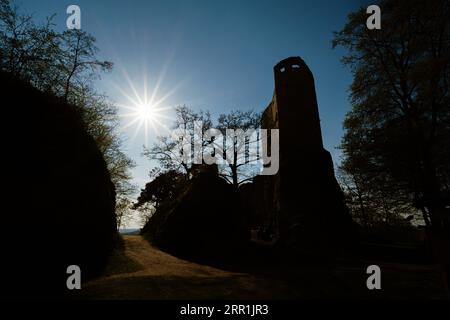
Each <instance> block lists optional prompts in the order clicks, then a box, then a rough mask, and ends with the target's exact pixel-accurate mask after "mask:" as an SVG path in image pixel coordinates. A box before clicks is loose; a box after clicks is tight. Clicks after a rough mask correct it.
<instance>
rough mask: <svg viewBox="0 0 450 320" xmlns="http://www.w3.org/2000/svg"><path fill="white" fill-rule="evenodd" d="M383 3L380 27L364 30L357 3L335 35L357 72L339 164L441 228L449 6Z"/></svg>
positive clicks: (439, 0) (449, 113)
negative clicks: (410, 206) (416, 208)
mask: <svg viewBox="0 0 450 320" xmlns="http://www.w3.org/2000/svg"><path fill="white" fill-rule="evenodd" d="M380 6H381V8H382V27H381V29H380V30H368V29H367V27H366V19H367V17H368V15H367V14H366V12H365V8H361V9H360V10H359V11H357V12H354V13H352V14H350V15H349V21H348V22H347V24H346V25H345V27H344V28H343V29H342V30H341V31H340V32H337V33H335V38H334V41H333V46H337V45H341V46H344V47H346V48H347V49H348V50H349V51H348V54H347V55H346V56H345V57H344V58H343V62H344V63H345V64H347V65H349V66H350V67H351V70H352V73H353V76H354V80H353V83H352V86H351V98H352V100H351V101H352V110H351V111H350V112H349V113H348V114H347V116H346V119H345V122H344V128H345V129H346V132H345V136H344V138H343V141H342V150H343V153H344V161H343V170H344V171H346V172H347V173H348V174H350V175H353V174H355V172H357V173H358V174H360V175H361V178H362V180H361V181H364V184H365V185H366V186H369V188H370V193H372V194H374V195H376V194H377V193H378V192H380V191H382V192H383V193H382V194H380V197H377V198H378V199H383V200H389V201H391V203H390V204H389V205H388V207H391V208H392V207H398V206H403V205H404V204H405V203H404V202H405V200H406V199H407V198H409V203H411V204H414V205H415V206H416V207H418V208H420V209H421V211H422V214H423V218H424V220H425V222H426V223H427V224H428V225H433V226H434V227H436V228H441V227H442V223H444V222H445V219H444V220H442V219H441V218H438V215H437V214H436V213H437V212H438V211H440V208H442V207H443V206H445V201H444V199H445V196H444V194H448V193H449V192H450V191H449V188H448V186H449V177H450V148H449V146H450V99H449V70H450V68H449V67H450V50H449V49H450V38H449V37H450V29H449V28H450V23H449V22H450V9H449V6H450V4H449V2H448V1H446V0H432V1H426V2H425V1H418V0H414V1H405V0H400V1H399V0H396V1H390V0H388V1H381V2H380ZM357 180H359V179H357ZM390 195H391V196H390ZM382 207H383V204H382V203H380V208H382Z"/></svg>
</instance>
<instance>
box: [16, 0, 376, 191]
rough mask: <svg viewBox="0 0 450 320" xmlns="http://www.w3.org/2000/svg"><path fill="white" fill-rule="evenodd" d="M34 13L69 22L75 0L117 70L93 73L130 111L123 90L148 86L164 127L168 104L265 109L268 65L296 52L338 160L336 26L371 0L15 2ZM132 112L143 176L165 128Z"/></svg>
mask: <svg viewBox="0 0 450 320" xmlns="http://www.w3.org/2000/svg"><path fill="white" fill-rule="evenodd" d="M15 3H17V4H19V5H20V6H21V8H22V9H24V10H25V11H26V12H27V13H32V14H33V15H34V17H35V20H36V21H37V22H42V21H43V20H44V19H45V17H47V16H50V15H52V14H54V13H56V16H55V18H54V22H55V23H56V29H58V30H64V28H66V19H67V17H68V15H67V14H66V8H67V7H68V6H69V5H71V4H76V5H78V6H79V7H80V9H81V28H82V29H83V30H84V31H87V32H89V33H91V34H92V35H93V36H94V37H95V38H96V39H97V47H98V48H99V55H98V57H99V58H100V59H103V60H108V61H112V62H113V63H114V69H113V70H112V71H111V72H109V73H108V74H103V75H102V77H101V80H98V81H96V82H95V86H96V89H97V90H98V91H99V92H102V93H105V94H106V95H107V96H108V97H109V98H110V99H111V101H113V102H114V103H116V104H117V105H118V106H119V113H120V114H126V113H129V112H128V111H127V109H126V108H125V107H124V106H129V105H130V104H131V101H130V99H129V98H128V97H131V98H133V99H134V100H136V98H135V95H138V96H140V97H141V98H142V97H143V96H144V95H145V91H146V90H147V93H148V95H149V96H152V95H153V93H154V101H158V100H161V102H160V105H159V106H160V107H164V108H167V109H166V110H164V111H162V112H161V114H162V115H163V116H164V117H161V118H160V121H161V122H162V123H163V124H165V125H167V126H170V124H171V120H170V119H169V118H166V117H170V116H171V115H173V112H172V110H173V107H175V106H177V105H186V106H188V107H190V108H192V109H194V110H200V109H204V110H209V111H211V113H212V114H213V116H217V115H219V114H221V113H227V112H229V111H231V110H235V109H240V110H251V109H252V110H255V111H263V110H264V108H265V107H267V105H268V104H269V102H270V100H271V98H272V94H273V88H274V80H273V70H272V68H273V66H274V65H275V64H276V63H277V62H278V61H280V60H282V59H284V58H287V57H289V56H300V57H302V58H303V60H304V61H305V62H306V64H307V65H308V66H309V68H310V69H311V71H312V73H313V75H314V78H315V85H316V93H317V101H318V105H319V113H320V119H321V127H322V136H323V140H324V146H325V148H326V149H327V150H328V151H330V152H331V154H332V156H333V161H334V162H335V164H336V163H338V161H339V157H340V152H339V150H337V147H338V145H339V144H340V140H341V138H342V135H343V128H342V122H343V120H344V117H345V114H346V112H348V111H349V110H350V103H349V98H348V95H349V86H350V83H351V81H352V76H351V73H350V71H349V69H348V68H347V67H345V66H343V65H342V63H341V62H340V58H341V57H342V56H343V55H344V54H345V51H344V50H343V49H342V48H336V49H333V48H332V43H331V41H332V39H333V31H338V30H340V29H342V27H343V26H344V24H345V22H346V20H347V15H348V14H349V13H350V12H352V11H355V10H357V9H358V8H359V7H362V6H364V7H367V6H368V5H369V4H370V3H369V2H368V1H363V0H342V1H335V0H329V1H323V0H314V1H300V0H295V1H275V0H271V1H268V0H258V1H243V0H238V1H234V0H229V1H215V0H214V1H213V0H211V1H204V0H183V1H171V0H164V1H148V0H147V1H137V0H128V1H118V0H109V1H107V0H96V1H89V0H72V1H61V0H39V1H35V0H22V1H20V0H19V1H15ZM137 129H138V126H137V124H132V125H130V118H127V117H123V118H121V131H122V135H123V137H124V139H125V143H124V151H125V152H126V153H127V154H128V155H129V156H130V157H131V158H132V159H133V160H134V161H135V162H136V167H135V168H134V169H133V170H132V174H133V183H135V184H136V185H137V186H138V188H139V189H140V188H142V187H144V185H145V183H146V182H148V180H149V178H148V171H149V170H150V169H151V168H152V167H153V166H154V165H155V164H154V163H152V162H150V161H149V160H148V159H146V158H145V157H144V156H142V151H143V145H144V144H147V145H151V144H152V142H153V141H155V140H154V139H155V137H156V136H157V135H159V134H164V129H163V127H162V126H161V125H156V126H155V128H153V129H152V128H150V129H149V131H148V132H147V134H145V130H144V129H143V128H142V127H141V128H139V130H137Z"/></svg>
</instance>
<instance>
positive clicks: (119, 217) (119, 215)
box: [116, 196, 133, 230]
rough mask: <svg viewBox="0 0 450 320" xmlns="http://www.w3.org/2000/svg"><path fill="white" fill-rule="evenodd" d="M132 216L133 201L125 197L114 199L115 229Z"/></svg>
mask: <svg viewBox="0 0 450 320" xmlns="http://www.w3.org/2000/svg"><path fill="white" fill-rule="evenodd" d="M132 217H133V203H132V202H131V200H130V199H128V198H127V197H123V196H122V197H119V198H118V199H117V200H116V224H117V230H119V229H120V228H121V227H123V226H124V225H125V224H126V223H127V222H128V221H129V220H130V219H131V218H132Z"/></svg>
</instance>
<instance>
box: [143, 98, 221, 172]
mask: <svg viewBox="0 0 450 320" xmlns="http://www.w3.org/2000/svg"><path fill="white" fill-rule="evenodd" d="M175 113H176V119H175V123H174V124H173V127H172V128H173V129H181V130H183V131H185V133H186V134H188V135H189V136H191V137H193V138H192V141H190V149H191V150H192V152H191V158H192V159H191V160H193V159H194V157H199V156H200V157H201V156H202V154H201V153H202V152H203V147H204V146H206V145H207V144H208V142H207V141H204V140H203V133H204V132H205V131H206V130H208V129H209V128H211V125H212V120H211V114H210V113H209V112H204V111H199V112H195V111H194V110H192V109H189V108H188V107H186V106H178V107H176V108H175ZM195 122H201V123H202V128H200V130H201V133H202V136H201V137H198V136H195V135H194V133H195V128H194V125H195ZM157 140H158V141H157V142H156V143H155V144H154V145H153V146H152V147H151V148H147V147H145V146H144V152H143V154H144V155H145V156H147V157H148V158H149V159H150V160H156V161H158V163H159V165H160V166H161V168H162V169H163V170H164V171H167V170H177V171H180V172H183V173H185V174H186V175H189V173H190V167H191V163H192V161H186V159H185V158H184V157H180V154H179V151H180V150H181V149H182V145H181V144H182V143H189V142H186V141H184V142H181V141H179V140H176V139H174V138H173V137H172V136H170V135H166V136H159V137H157ZM194 143H199V144H200V145H201V146H202V147H201V148H198V149H194V148H193V145H194ZM196 152H197V154H196Z"/></svg>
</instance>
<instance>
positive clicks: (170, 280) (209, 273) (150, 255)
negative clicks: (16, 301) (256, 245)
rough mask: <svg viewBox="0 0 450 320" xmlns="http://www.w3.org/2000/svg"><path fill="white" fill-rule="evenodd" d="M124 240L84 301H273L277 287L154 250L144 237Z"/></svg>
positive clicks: (85, 288) (85, 291) (91, 284)
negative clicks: (123, 243) (121, 249)
mask: <svg viewBox="0 0 450 320" xmlns="http://www.w3.org/2000/svg"><path fill="white" fill-rule="evenodd" d="M123 239H124V242H125V250H124V251H123V252H120V253H119V252H118V253H116V254H115V255H114V256H113V257H112V260H111V263H110V267H108V268H107V270H106V272H105V275H104V276H102V277H100V278H98V279H96V280H93V281H91V282H88V283H86V284H85V285H84V286H83V289H82V290H81V292H82V297H83V298H89V299H236V298H237V299H270V298H272V294H273V293H272V292H273V290H272V289H273V287H274V285H275V286H276V285H277V284H276V283H274V282H273V281H270V284H269V283H267V281H264V280H262V279H257V278H255V277H254V276H252V275H249V274H245V273H235V272H229V271H224V270H220V269H217V268H213V267H209V266H205V265H200V264H196V263H193V262H189V261H186V260H182V259H179V258H176V257H174V256H172V255H169V254H167V253H164V252H162V251H160V250H158V249H156V248H154V247H152V246H151V245H150V244H149V243H148V242H147V241H146V240H144V239H143V238H142V237H141V236H123ZM279 285H280V287H281V286H282V284H281V283H280V284H279ZM280 289H281V288H280ZM81 292H80V293H81Z"/></svg>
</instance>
